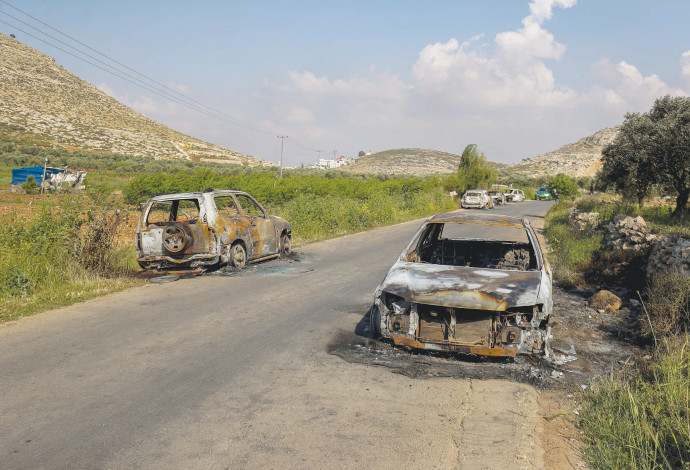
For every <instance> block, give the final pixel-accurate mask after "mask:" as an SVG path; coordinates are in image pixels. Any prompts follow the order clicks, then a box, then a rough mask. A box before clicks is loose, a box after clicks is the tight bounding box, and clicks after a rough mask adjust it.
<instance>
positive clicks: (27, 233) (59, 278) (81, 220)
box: [0, 198, 137, 321]
mask: <svg viewBox="0 0 690 470" xmlns="http://www.w3.org/2000/svg"><path fill="white" fill-rule="evenodd" d="M81 209H82V205H81V204H80V203H76V202H75V201H72V200H70V198H65V199H64V200H63V202H62V203H59V204H58V205H57V206H51V205H50V203H49V202H46V203H44V204H43V205H42V206H41V208H40V209H39V211H38V212H37V213H36V214H34V215H33V216H32V217H30V218H27V219H21V218H17V217H16V216H15V215H14V214H12V213H10V214H7V215H4V216H0V321H8V320H13V319H16V318H18V317H20V316H23V315H25V314H28V313H33V312H36V311H40V310H46V309H48V308H51V307H57V306H61V305H67V304H69V303H73V302H76V301H79V300H84V299H87V298H90V297H93V296H96V295H100V294H102V293H104V292H109V291H112V290H116V289H119V288H122V287H125V286H128V285H133V284H134V283H136V282H137V281H134V280H131V279H130V280H128V279H125V278H122V277H112V276H104V275H102V273H103V272H104V271H105V269H104V266H103V264H102V263H103V262H108V260H109V259H110V257H109V256H107V255H106V254H105V251H107V249H109V247H107V246H106V245H103V244H93V243H89V240H90V239H89V237H84V236H83V235H82V236H80V231H82V230H84V231H85V232H86V233H95V232H98V230H99V227H98V221H96V223H95V225H94V220H93V219H92V218H89V217H88V214H84V213H83V211H82V210H81ZM99 262H100V263H101V264H99Z"/></svg>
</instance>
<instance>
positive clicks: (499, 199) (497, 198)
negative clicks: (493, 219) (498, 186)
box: [489, 191, 506, 206]
mask: <svg viewBox="0 0 690 470" xmlns="http://www.w3.org/2000/svg"><path fill="white" fill-rule="evenodd" d="M489 196H491V199H493V201H494V206H502V205H503V204H505V203H506V195H505V194H503V193H502V192H501V191H489Z"/></svg>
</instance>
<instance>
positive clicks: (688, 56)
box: [680, 51, 690, 79]
mask: <svg viewBox="0 0 690 470" xmlns="http://www.w3.org/2000/svg"><path fill="white" fill-rule="evenodd" d="M680 74H681V75H682V76H683V77H684V78H687V79H690V51H687V52H683V54H681V56H680Z"/></svg>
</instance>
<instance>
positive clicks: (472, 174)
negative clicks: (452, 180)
mask: <svg viewBox="0 0 690 470" xmlns="http://www.w3.org/2000/svg"><path fill="white" fill-rule="evenodd" d="M496 177H497V173H496V170H494V169H493V168H491V167H490V166H489V163H488V162H487V161H486V157H485V156H484V153H483V152H481V151H480V150H479V149H478V148H477V146H476V145H475V144H470V145H468V146H467V147H465V150H464V151H463V152H462V155H461V156H460V165H459V166H458V171H457V180H458V183H457V184H458V193H463V192H465V191H466V190H468V189H475V188H488V187H489V186H491V185H492V184H493V182H494V181H496Z"/></svg>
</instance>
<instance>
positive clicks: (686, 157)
mask: <svg viewBox="0 0 690 470" xmlns="http://www.w3.org/2000/svg"><path fill="white" fill-rule="evenodd" d="M602 153H603V155H604V158H603V168H602V170H601V172H600V173H599V179H600V181H601V182H602V183H604V184H606V185H611V186H613V187H614V188H616V190H617V191H619V192H620V193H621V194H623V195H624V196H625V195H628V196H632V197H635V198H636V199H637V201H638V202H640V203H641V202H642V200H643V199H644V198H645V197H646V196H647V195H648V193H649V190H650V188H651V187H652V185H654V184H657V185H659V186H660V187H662V188H665V189H666V190H668V191H671V192H672V193H673V194H674V195H675V196H676V209H675V210H674V212H673V214H674V215H676V216H677V215H679V214H682V213H684V212H686V210H687V204H688V197H689V196H690V98H688V97H684V96H682V97H681V96H679V97H671V96H669V95H667V96H664V97H663V98H659V99H657V100H656V101H655V102H654V106H652V109H651V110H650V111H649V112H647V113H642V114H639V113H629V114H627V115H626V116H625V121H624V122H623V125H622V126H621V129H620V133H619V134H618V136H617V137H616V139H615V140H614V141H613V142H612V143H611V144H609V145H608V146H607V147H606V148H604V150H603V152H602Z"/></svg>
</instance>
